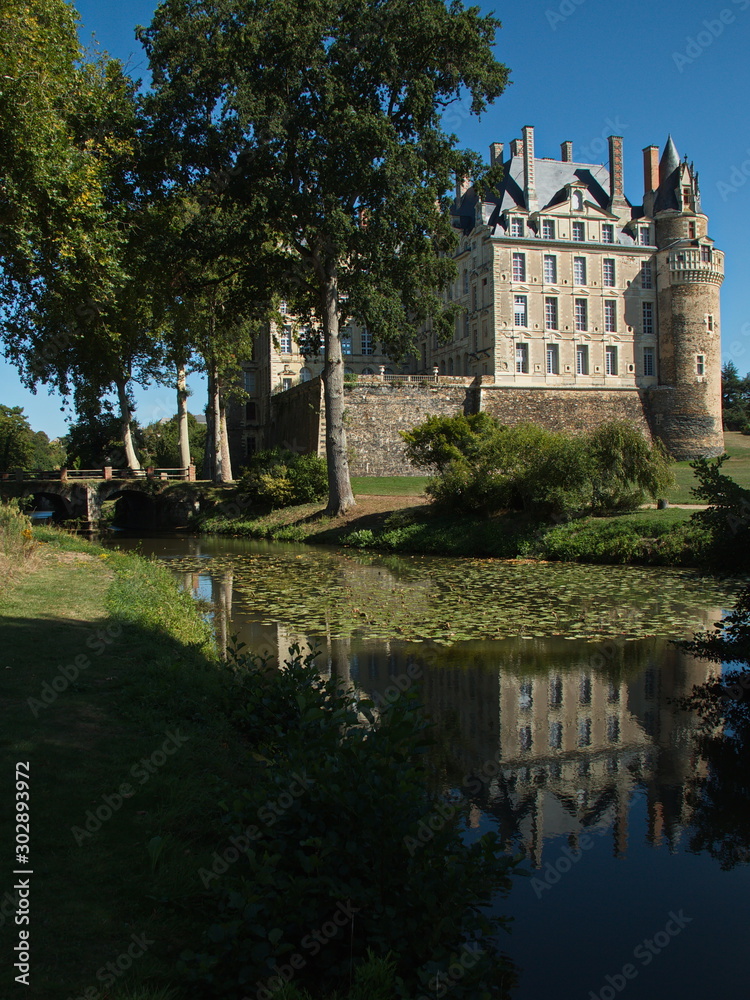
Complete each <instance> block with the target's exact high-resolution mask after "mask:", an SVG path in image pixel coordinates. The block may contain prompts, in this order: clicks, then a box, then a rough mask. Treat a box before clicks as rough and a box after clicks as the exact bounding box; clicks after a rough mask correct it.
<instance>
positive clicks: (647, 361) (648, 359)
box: [643, 347, 656, 375]
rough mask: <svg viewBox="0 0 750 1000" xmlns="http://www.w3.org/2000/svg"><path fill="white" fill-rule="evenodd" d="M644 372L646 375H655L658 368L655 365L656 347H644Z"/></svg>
mask: <svg viewBox="0 0 750 1000" xmlns="http://www.w3.org/2000/svg"><path fill="white" fill-rule="evenodd" d="M643 374H644V375H655V374H656V368H655V365H654V349H653V347H644V348H643Z"/></svg>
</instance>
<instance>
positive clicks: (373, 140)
mask: <svg viewBox="0 0 750 1000" xmlns="http://www.w3.org/2000/svg"><path fill="white" fill-rule="evenodd" d="M498 26H499V22H498V21H497V20H496V19H495V18H494V17H480V16H479V12H478V8H476V7H474V8H470V9H468V10H466V9H464V8H463V7H462V6H461V4H460V3H459V2H454V3H451V5H450V6H448V7H446V5H445V4H444V2H443V0H383V2H381V3H379V4H375V3H364V2H362V0H327V2H325V3H323V4H319V5H311V4H308V3H304V2H301V0H235V2H230V3H211V2H209V3H207V4H202V5H200V8H197V7H193V6H192V5H186V4H184V3H183V2H182V0H167V2H166V3H164V4H162V5H161V6H160V7H159V8H158V9H157V12H156V14H155V17H154V20H153V22H152V25H151V27H150V28H149V29H147V30H142V31H141V32H140V37H141V39H142V41H143V42H144V44H145V46H146V49H147V52H148V55H149V59H150V64H151V70H152V73H153V80H154V95H153V98H152V100H151V102H150V111H151V114H152V116H153V121H154V129H155V132H156V134H157V135H158V136H159V138H160V140H161V141H162V143H163V144H164V145H165V147H166V148H167V149H168V150H169V151H168V153H167V158H168V162H169V167H170V171H169V172H170V177H171V180H172V182H175V181H179V182H181V183H183V184H190V183H194V182H195V178H196V177H198V178H201V179H203V181H204V182H205V181H206V179H207V178H211V177H212V176H214V177H216V176H219V171H221V170H224V171H226V172H227V177H226V180H227V184H226V193H227V194H228V195H230V196H231V197H233V198H235V199H236V200H238V201H239V202H241V203H242V204H243V205H245V206H247V207H248V208H249V212H248V213H247V219H248V223H249V225H251V226H252V227H254V228H255V230H256V232H257V228H258V227H259V226H260V227H262V228H263V230H264V231H265V233H266V234H267V235H268V237H269V241H271V242H273V241H274V240H275V241H276V245H277V248H278V250H279V257H280V258H281V259H280V260H279V261H278V264H279V268H278V270H277V271H276V277H275V284H276V290H277V292H278V294H280V295H282V296H283V297H284V298H285V299H286V300H287V301H288V302H290V303H291V304H292V305H293V307H294V309H295V311H296V312H297V313H298V314H299V315H300V316H301V317H302V318H303V319H305V318H307V317H309V318H310V319H311V320H312V321H313V322H315V323H317V324H319V326H320V328H321V329H322V332H323V340H324V346H325V367H324V372H323V383H324V395H325V406H326V456H327V462H328V478H329V504H328V511H329V513H338V512H341V511H344V510H346V509H347V508H348V507H350V506H352V505H353V503H354V496H353V494H352V490H351V484H350V482H349V470H348V464H347V458H346V436H345V432H344V422H343V414H344V388H343V387H344V364H343V358H342V348H341V341H340V331H341V329H342V327H343V324H344V321H345V320H346V318H347V317H348V316H352V315H353V316H356V317H357V318H358V319H359V320H361V321H362V322H364V323H366V324H367V326H368V327H369V328H370V329H373V330H375V331H377V335H378V338H379V340H380V341H381V342H382V343H383V344H384V345H385V347H386V348H387V350H388V351H389V352H390V353H392V354H394V355H396V356H398V355H400V354H403V353H404V352H405V351H407V350H408V348H409V347H410V346H411V345H412V344H413V342H414V336H415V331H416V329H418V327H419V325H420V324H421V323H423V322H424V321H426V320H427V319H428V318H430V319H431V320H432V323H433V329H434V330H435V332H436V333H437V334H438V335H443V336H447V334H448V332H449V331H451V330H452V327H453V321H454V316H455V307H453V306H451V307H446V306H444V305H443V302H442V298H441V294H440V290H441V289H442V288H443V287H444V286H445V284H446V283H447V282H448V281H449V280H452V279H453V278H454V277H455V265H454V264H453V262H452V259H451V251H452V248H453V246H454V244H455V239H456V237H455V234H454V232H453V230H452V228H451V225H450V220H449V218H448V216H447V213H446V212H445V211H443V208H444V207H445V205H444V203H441V199H443V198H444V196H445V194H446V192H447V191H448V190H449V189H450V187H451V186H452V184H453V183H454V180H455V175H456V174H460V175H461V176H463V175H465V174H474V175H475V176H477V180H479V177H478V174H479V170H480V164H479V161H478V159H477V158H476V157H475V156H473V155H471V154H467V153H461V152H460V151H459V150H458V149H457V148H456V140H455V137H454V136H452V135H448V134H446V133H445V131H444V130H443V128H442V122H441V113H442V111H443V110H444V108H445V107H446V106H448V105H449V104H451V103H453V102H455V101H458V100H460V99H462V98H463V99H465V101H466V106H467V109H468V111H469V113H470V114H475V115H478V114H480V113H481V112H482V111H483V110H484V109H485V108H486V106H487V104H488V103H490V102H492V101H494V100H495V98H497V97H498V96H499V95H500V94H501V93H502V92H503V89H504V88H505V86H506V83H507V79H508V71H507V69H506V67H505V66H503V65H502V64H500V63H499V62H497V61H496V60H495V58H494V56H493V55H492V44H493V41H494V37H495V32H496V29H497V28H498Z"/></svg>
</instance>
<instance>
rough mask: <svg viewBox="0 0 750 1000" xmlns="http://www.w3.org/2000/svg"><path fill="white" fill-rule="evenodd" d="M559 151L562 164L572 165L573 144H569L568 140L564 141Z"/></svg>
mask: <svg viewBox="0 0 750 1000" xmlns="http://www.w3.org/2000/svg"><path fill="white" fill-rule="evenodd" d="M560 150H561V153H562V156H561V159H562V161H563V163H572V162H573V143H572V142H570V140H566V141H565V142H564V143H562V145H561V146H560Z"/></svg>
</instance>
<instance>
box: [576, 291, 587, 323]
mask: <svg viewBox="0 0 750 1000" xmlns="http://www.w3.org/2000/svg"><path fill="white" fill-rule="evenodd" d="M575 316H576V330H588V328H589V304H588V301H587V300H586V299H576V300H575Z"/></svg>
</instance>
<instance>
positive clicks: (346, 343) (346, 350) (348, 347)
mask: <svg viewBox="0 0 750 1000" xmlns="http://www.w3.org/2000/svg"><path fill="white" fill-rule="evenodd" d="M341 353H342V354H351V353H352V335H351V333H345V334H344V335H343V336H342V338H341Z"/></svg>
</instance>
